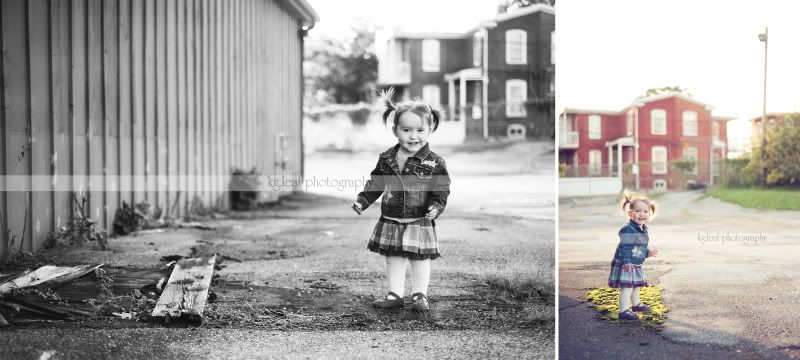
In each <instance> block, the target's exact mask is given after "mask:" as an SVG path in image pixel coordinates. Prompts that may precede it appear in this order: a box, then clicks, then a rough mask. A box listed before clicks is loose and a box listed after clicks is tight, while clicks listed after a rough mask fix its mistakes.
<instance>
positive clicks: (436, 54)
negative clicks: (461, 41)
mask: <svg viewBox="0 0 800 360" xmlns="http://www.w3.org/2000/svg"><path fill="white" fill-rule="evenodd" d="M426 44H427V45H426ZM434 45H435V46H434ZM426 49H427V50H426ZM421 53H422V54H420V57H421V63H422V66H420V68H421V69H422V71H423V72H439V71H441V70H442V45H441V44H440V43H439V39H425V40H422V51H421ZM434 60H435V61H434Z"/></svg>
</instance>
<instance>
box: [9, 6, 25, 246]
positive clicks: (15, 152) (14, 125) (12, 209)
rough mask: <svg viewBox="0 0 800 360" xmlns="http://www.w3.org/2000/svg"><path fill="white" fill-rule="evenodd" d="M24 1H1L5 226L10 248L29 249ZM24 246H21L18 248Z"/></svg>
mask: <svg viewBox="0 0 800 360" xmlns="http://www.w3.org/2000/svg"><path fill="white" fill-rule="evenodd" d="M26 12H27V9H26V1H20V0H17V1H3V16H4V17H3V20H2V21H3V57H4V59H3V71H4V74H3V77H4V79H5V84H4V87H5V89H18V90H16V91H6V93H5V109H4V110H5V120H6V122H5V124H6V128H5V132H4V135H5V148H4V151H3V153H4V157H5V169H6V172H5V174H6V175H8V176H10V178H7V179H6V184H7V186H8V190H11V191H8V192H7V193H6V196H7V201H8V203H7V204H6V211H7V215H6V224H7V227H8V229H9V231H10V236H11V239H9V242H10V241H14V244H9V245H10V246H11V245H13V249H20V250H28V249H30V247H31V246H30V245H31V244H30V243H31V239H30V235H29V234H30V233H31V231H30V229H31V228H30V226H29V225H28V224H29V223H30V221H29V216H30V210H31V203H30V196H29V195H30V193H29V192H28V190H29V189H30V182H29V181H27V180H26V178H25V177H26V176H27V175H30V171H31V166H30V157H31V151H30V141H29V140H28V139H29V131H30V114H29V112H28V107H29V106H30V101H31V100H30V82H29V81H30V68H29V66H28V57H29V54H28V47H27V42H28V41H29V39H28V36H29V35H30V34H29V32H28V29H27V16H26ZM21 245H23V246H24V247H23V246H21Z"/></svg>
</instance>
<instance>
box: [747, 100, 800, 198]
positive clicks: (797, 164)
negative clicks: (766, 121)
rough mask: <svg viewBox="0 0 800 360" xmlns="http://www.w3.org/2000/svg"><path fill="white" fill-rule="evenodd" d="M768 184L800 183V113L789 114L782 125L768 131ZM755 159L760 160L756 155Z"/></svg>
mask: <svg viewBox="0 0 800 360" xmlns="http://www.w3.org/2000/svg"><path fill="white" fill-rule="evenodd" d="M765 156H766V162H765V167H766V168H767V185H798V184H800V113H794V114H791V115H789V116H787V117H786V118H785V119H784V121H783V124H782V126H780V127H776V128H771V129H769V131H768V132H767V149H766V154H765ZM753 161H758V159H757V158H756V157H754V160H753Z"/></svg>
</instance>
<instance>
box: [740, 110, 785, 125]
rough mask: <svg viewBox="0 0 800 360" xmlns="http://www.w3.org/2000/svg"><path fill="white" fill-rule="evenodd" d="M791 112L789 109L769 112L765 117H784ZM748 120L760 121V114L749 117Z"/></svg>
mask: <svg viewBox="0 0 800 360" xmlns="http://www.w3.org/2000/svg"><path fill="white" fill-rule="evenodd" d="M791 114H793V112H791V111H790V112H770V113H767V117H770V116H782V117H786V116H787V115H791ZM749 120H750V121H755V122H758V121H761V115H758V116H756V117H752V118H749Z"/></svg>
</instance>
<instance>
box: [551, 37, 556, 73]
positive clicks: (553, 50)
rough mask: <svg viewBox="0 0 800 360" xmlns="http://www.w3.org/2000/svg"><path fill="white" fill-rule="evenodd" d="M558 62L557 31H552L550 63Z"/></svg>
mask: <svg viewBox="0 0 800 360" xmlns="http://www.w3.org/2000/svg"><path fill="white" fill-rule="evenodd" d="M555 63H556V32H555V31H551V32H550V65H554V64H555Z"/></svg>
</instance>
